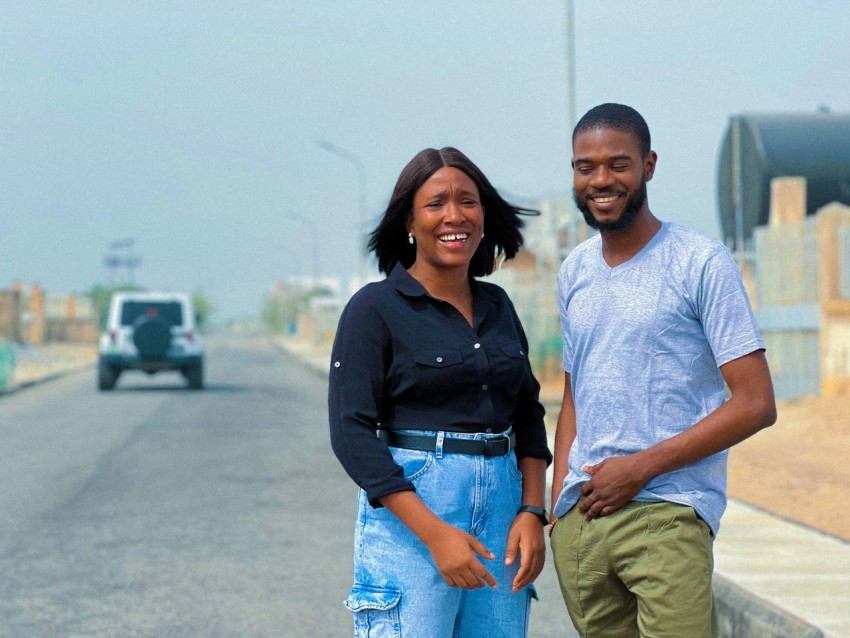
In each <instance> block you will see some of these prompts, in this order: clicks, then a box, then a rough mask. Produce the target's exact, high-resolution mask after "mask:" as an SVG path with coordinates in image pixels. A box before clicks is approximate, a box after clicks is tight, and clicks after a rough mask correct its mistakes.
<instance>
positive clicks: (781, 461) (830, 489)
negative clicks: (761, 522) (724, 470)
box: [729, 397, 850, 542]
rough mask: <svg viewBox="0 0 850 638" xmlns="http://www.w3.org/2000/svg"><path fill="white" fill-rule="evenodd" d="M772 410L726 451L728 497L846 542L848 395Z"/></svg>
mask: <svg viewBox="0 0 850 638" xmlns="http://www.w3.org/2000/svg"><path fill="white" fill-rule="evenodd" d="M778 408H779V410H778V412H779V418H778V419H777V421H776V424H775V425H773V426H772V427H771V428H769V429H767V430H764V431H762V432H759V433H758V434H756V435H755V436H753V437H752V438H750V439H747V440H746V441H744V442H743V443H741V444H740V445H737V446H736V447H735V448H733V449H732V451H731V452H730V453H729V496H731V497H732V498H735V499H738V500H740V501H744V502H745V503H749V504H751V505H755V506H756V507H759V508H761V509H764V510H767V511H769V512H773V513H774V514H778V515H780V516H782V517H784V518H787V519H790V520H793V521H797V522H799V523H802V524H803V525H807V526H809V527H814V528H816V529H819V530H821V531H823V532H826V533H827V534H831V535H833V536H836V537H838V538H840V539H842V540H844V541H848V542H850V397H837V398H830V399H822V398H805V399H800V400H797V401H787V402H780V404H779V405H778Z"/></svg>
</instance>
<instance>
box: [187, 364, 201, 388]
mask: <svg viewBox="0 0 850 638" xmlns="http://www.w3.org/2000/svg"><path fill="white" fill-rule="evenodd" d="M186 381H187V382H188V385H189V389H190V390H200V389H201V388H203V387H204V362H203V361H198V363H196V364H195V365H193V366H192V367H191V368H189V373H188V374H187V375H186Z"/></svg>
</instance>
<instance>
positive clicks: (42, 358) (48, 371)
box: [0, 344, 97, 396]
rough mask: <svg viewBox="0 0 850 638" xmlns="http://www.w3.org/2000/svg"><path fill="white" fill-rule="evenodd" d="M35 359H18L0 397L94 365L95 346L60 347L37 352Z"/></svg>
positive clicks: (0, 392) (41, 349) (45, 348)
mask: <svg viewBox="0 0 850 638" xmlns="http://www.w3.org/2000/svg"><path fill="white" fill-rule="evenodd" d="M38 353H39V356H38V357H37V358H34V359H30V358H27V357H22V356H19V357H18V358H17V361H16V366H15V371H14V375H13V376H12V378H11V379H10V380H9V382H8V383H7V384H6V385H5V386H3V387H0V396H4V395H8V394H13V393H14V392H17V391H18V390H23V389H25V388H28V387H31V386H33V385H36V384H39V383H44V382H47V381H52V380H54V379H58V378H60V377H64V376H66V375H69V374H73V373H75V372H80V371H82V370H86V369H89V368H91V367H92V366H94V365H95V361H96V358H97V351H96V348H95V347H94V346H88V345H79V344H76V345H68V344H62V345H57V346H56V347H51V346H46V347H43V348H39V349H38Z"/></svg>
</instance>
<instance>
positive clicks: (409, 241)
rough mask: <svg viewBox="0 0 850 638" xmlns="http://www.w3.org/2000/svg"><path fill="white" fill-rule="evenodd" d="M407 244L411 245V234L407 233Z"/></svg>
mask: <svg viewBox="0 0 850 638" xmlns="http://www.w3.org/2000/svg"><path fill="white" fill-rule="evenodd" d="M407 243H409V244H412V243H413V233H407Z"/></svg>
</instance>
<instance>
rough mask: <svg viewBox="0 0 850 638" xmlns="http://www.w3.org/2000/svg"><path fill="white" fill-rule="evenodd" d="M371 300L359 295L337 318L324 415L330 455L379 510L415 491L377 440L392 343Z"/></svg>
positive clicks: (381, 443) (385, 446)
mask: <svg viewBox="0 0 850 638" xmlns="http://www.w3.org/2000/svg"><path fill="white" fill-rule="evenodd" d="M374 301H375V300H372V299H369V297H368V296H367V295H366V294H363V293H362V291H361V293H358V294H357V295H355V296H354V297H353V298H352V299H351V301H349V303H348V305H347V306H346V307H345V310H343V312H342V315H341V316H340V320H339V326H338V328H337V333H336V338H335V339H334V345H333V350H332V352H331V368H330V375H329V387H328V417H329V421H330V436H331V446H332V447H333V450H334V453H335V454H336V456H337V458H338V459H339V462H340V463H341V464H342V467H343V468H344V469H345V471H346V472H347V473H348V475H349V476H350V477H351V478H352V479H353V480H354V482H355V483H357V485H359V486H360V487H361V488H362V489H363V490H365V491H366V494H367V496H368V498H369V501H370V502H371V503H372V505H373V506H375V507H378V506H380V502H379V500H378V499H380V498H381V497H383V496H386V495H387V494H392V493H394V492H400V491H404V490H413V489H414V488H413V485H412V484H411V483H410V482H409V481H407V480H405V478H404V470H403V469H402V468H401V467H400V466H399V465H397V464H396V463H395V462H394V461H393V458H392V455H391V454H390V451H389V449H388V447H387V445H386V443H384V442H383V441H382V440H381V439H379V438H378V437H377V436H376V429H377V423H378V419H379V415H380V412H381V405H382V402H383V400H384V386H385V377H386V370H387V367H388V361H389V358H390V357H391V355H392V339H391V336H390V334H389V331H388V329H387V326H386V324H385V323H384V321H383V319H382V318H381V316H380V314H379V312H378V311H377V309H376V305H375V303H374Z"/></svg>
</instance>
